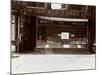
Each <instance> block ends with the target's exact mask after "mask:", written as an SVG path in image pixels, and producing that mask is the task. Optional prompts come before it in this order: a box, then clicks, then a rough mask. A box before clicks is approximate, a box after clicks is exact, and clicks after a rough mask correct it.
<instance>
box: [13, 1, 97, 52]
mask: <svg viewBox="0 0 100 75" xmlns="http://www.w3.org/2000/svg"><path fill="white" fill-rule="evenodd" d="M95 14H96V6H88V5H72V4H56V3H44V2H24V1H11V19H12V22H11V44H12V45H13V46H14V47H15V51H14V52H18V53H23V52H36V53H54V54H59V53H60V54H66V53H71V51H72V52H73V53H79V52H83V53H84V52H89V53H94V52H95V46H96V23H95V22H96V21H95V20H96V19H95V17H96V15H95Z"/></svg>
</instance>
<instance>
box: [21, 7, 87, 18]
mask: <svg viewBox="0 0 100 75" xmlns="http://www.w3.org/2000/svg"><path fill="white" fill-rule="evenodd" d="M21 13H22V14H24V15H31V16H51V17H65V18H73V17H74V18H83V19H86V18H88V13H87V12H82V11H70V10H55V9H53V10H52V9H41V8H40V9H36V8H24V9H23V10H21Z"/></svg>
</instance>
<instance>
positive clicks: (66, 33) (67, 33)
mask: <svg viewBox="0 0 100 75" xmlns="http://www.w3.org/2000/svg"><path fill="white" fill-rule="evenodd" d="M61 39H69V32H62V33H61Z"/></svg>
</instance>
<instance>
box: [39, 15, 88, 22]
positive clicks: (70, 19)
mask: <svg viewBox="0 0 100 75" xmlns="http://www.w3.org/2000/svg"><path fill="white" fill-rule="evenodd" d="M38 18H40V19H44V20H50V21H71V22H72V21H74V22H88V19H74V18H58V17H44V16H38Z"/></svg>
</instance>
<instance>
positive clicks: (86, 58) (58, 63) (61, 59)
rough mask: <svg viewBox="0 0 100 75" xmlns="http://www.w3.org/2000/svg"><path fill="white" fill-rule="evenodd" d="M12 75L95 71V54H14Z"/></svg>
mask: <svg viewBox="0 0 100 75" xmlns="http://www.w3.org/2000/svg"><path fill="white" fill-rule="evenodd" d="M14 55H15V57H14V58H12V74H19V73H34V72H35V73H36V72H48V71H64V70H83V69H95V54H83V55H81V54H65V55H64V54H55V55H54V54H45V55H33V54H14Z"/></svg>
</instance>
